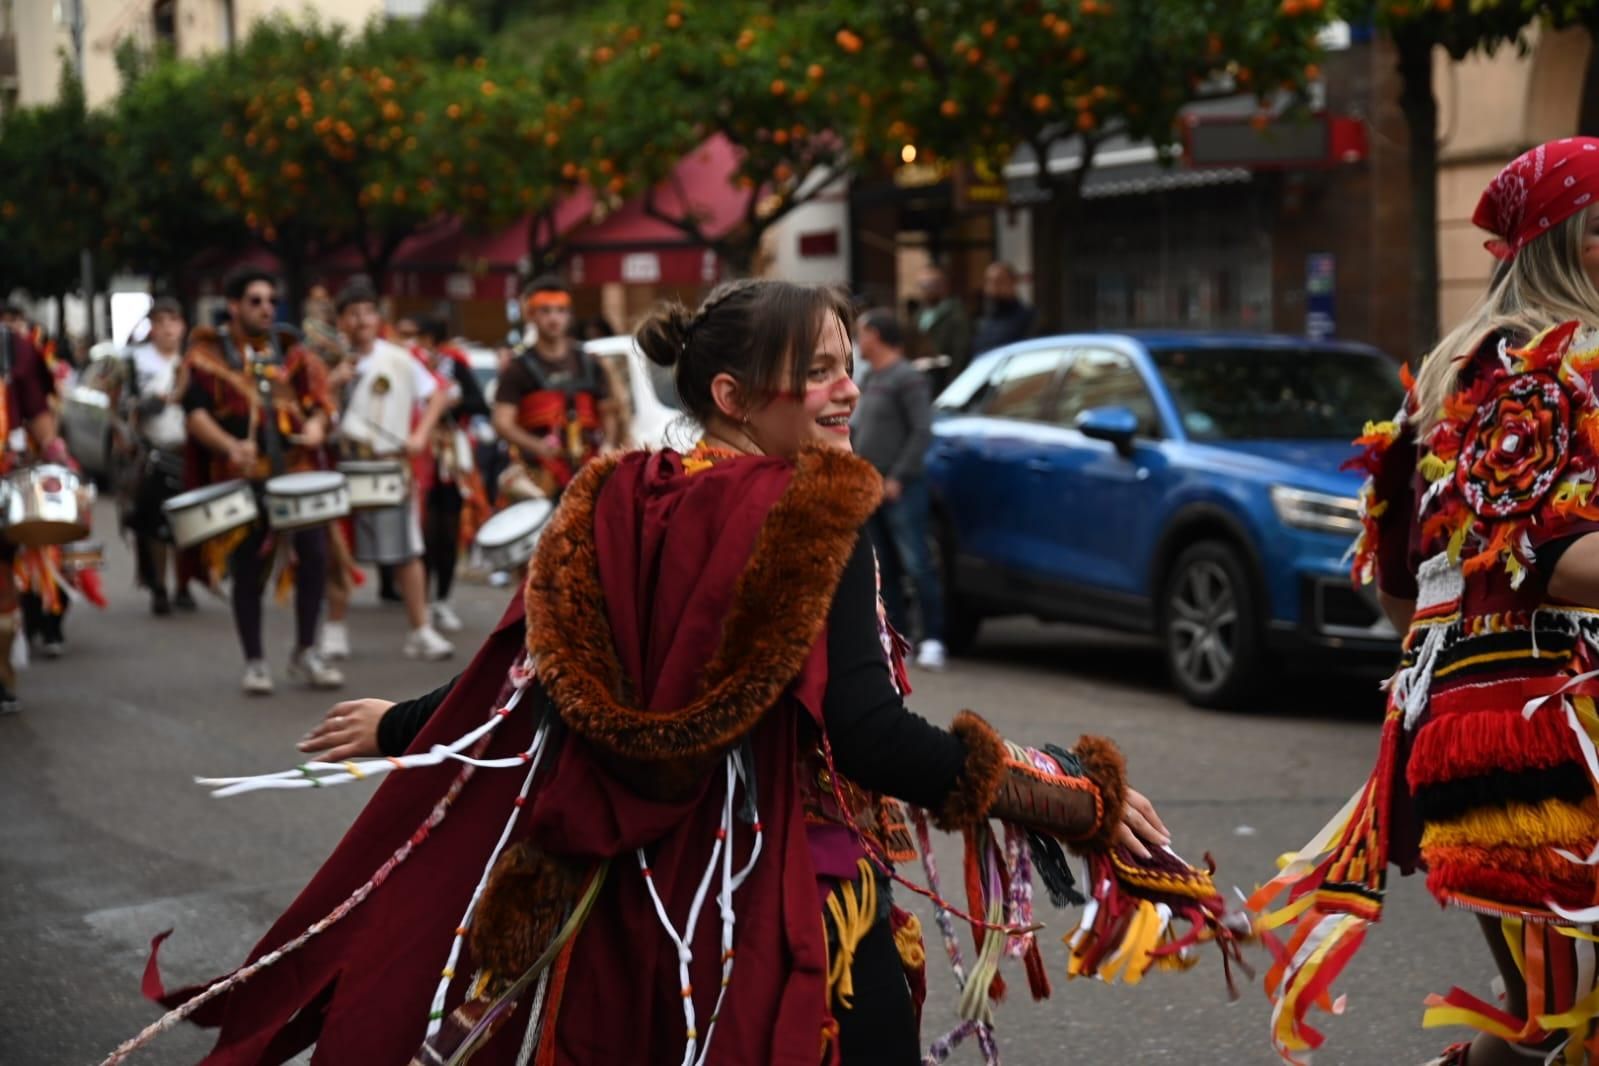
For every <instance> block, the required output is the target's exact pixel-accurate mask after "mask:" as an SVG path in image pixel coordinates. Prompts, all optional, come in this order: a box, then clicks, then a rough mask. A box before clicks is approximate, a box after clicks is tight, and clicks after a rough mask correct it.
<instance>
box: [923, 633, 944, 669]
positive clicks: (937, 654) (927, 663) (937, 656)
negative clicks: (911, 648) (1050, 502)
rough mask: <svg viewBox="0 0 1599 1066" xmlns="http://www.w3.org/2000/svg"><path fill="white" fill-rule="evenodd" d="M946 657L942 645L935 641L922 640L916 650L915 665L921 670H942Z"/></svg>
mask: <svg viewBox="0 0 1599 1066" xmlns="http://www.w3.org/2000/svg"><path fill="white" fill-rule="evenodd" d="M945 661H946V656H945V654H944V644H943V642H942V641H937V640H924V641H922V643H921V645H920V646H919V647H918V648H917V649H916V665H917V666H920V667H921V668H922V669H923V670H942V669H944V664H945Z"/></svg>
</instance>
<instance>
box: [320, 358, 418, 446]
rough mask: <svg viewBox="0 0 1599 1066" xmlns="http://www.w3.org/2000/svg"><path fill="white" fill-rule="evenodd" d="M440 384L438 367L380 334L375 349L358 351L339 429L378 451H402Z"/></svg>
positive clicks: (352, 439) (347, 436) (348, 436)
mask: <svg viewBox="0 0 1599 1066" xmlns="http://www.w3.org/2000/svg"><path fill="white" fill-rule="evenodd" d="M437 388H438V381H437V379H435V378H434V377H433V373H432V371H430V370H428V368H427V367H425V366H423V365H422V363H421V361H420V360H418V359H417V358H416V357H415V356H413V355H412V354H411V353H410V352H409V351H407V350H406V349H404V348H402V347H400V346H399V345H398V344H393V343H391V342H389V341H386V340H378V341H376V342H374V343H373V345H372V350H371V351H370V352H367V353H366V354H365V355H361V356H357V357H356V361H355V379H354V380H353V381H352V382H351V383H350V392H349V401H348V402H347V403H346V404H345V407H344V416H343V419H342V420H341V422H340V425H339V435H340V437H342V438H343V439H345V440H348V441H353V442H355V443H357V444H364V445H366V446H367V447H369V448H371V449H372V451H373V452H374V453H375V454H377V455H380V456H394V455H399V454H400V453H401V452H403V451H405V441H406V438H407V437H409V436H410V433H411V421H412V418H413V417H414V416H415V414H416V412H417V411H418V410H419V409H420V408H421V407H422V405H424V404H426V403H427V401H428V400H429V399H430V398H431V397H432V396H433V393H434V391H435V390H436V389H437Z"/></svg>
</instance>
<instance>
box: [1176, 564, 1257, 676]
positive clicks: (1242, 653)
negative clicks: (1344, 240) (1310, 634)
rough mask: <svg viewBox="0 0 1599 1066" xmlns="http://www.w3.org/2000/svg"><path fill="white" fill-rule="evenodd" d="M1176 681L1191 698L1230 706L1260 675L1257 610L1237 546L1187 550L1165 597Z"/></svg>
mask: <svg viewBox="0 0 1599 1066" xmlns="http://www.w3.org/2000/svg"><path fill="white" fill-rule="evenodd" d="M1161 620H1162V626H1161V628H1162V637H1163V638H1164V642H1165V645H1166V660H1167V663H1168V664H1169V665H1170V667H1171V674H1172V681H1173V682H1174V683H1175V684H1176V686H1177V688H1178V690H1179V691H1181V692H1182V694H1183V697H1184V698H1185V699H1187V700H1188V702H1190V703H1193V704H1196V705H1197V706H1200V707H1231V706H1236V705H1238V704H1239V703H1242V702H1244V701H1245V700H1246V699H1247V697H1248V696H1249V695H1250V694H1251V693H1252V691H1253V690H1254V687H1255V685H1256V683H1257V682H1258V681H1259V675H1260V667H1261V663H1260V628H1259V609H1258V607H1257V606H1256V604H1255V600H1254V594H1253V592H1252V590H1251V588H1250V583H1249V576H1248V572H1247V571H1246V570H1245V567H1244V562H1243V560H1242V559H1241V558H1240V557H1239V554H1238V552H1237V550H1235V549H1234V548H1232V547H1231V546H1230V545H1228V544H1226V543H1224V542H1222V541H1217V540H1207V541H1201V542H1199V543H1198V544H1194V545H1191V546H1189V547H1188V548H1186V549H1184V551H1183V553H1182V554H1181V555H1179V556H1178V557H1177V561H1176V562H1175V563H1173V564H1172V568H1171V571H1170V573H1169V574H1168V575H1167V577H1166V587H1165V589H1164V591H1163V594H1162V596H1161Z"/></svg>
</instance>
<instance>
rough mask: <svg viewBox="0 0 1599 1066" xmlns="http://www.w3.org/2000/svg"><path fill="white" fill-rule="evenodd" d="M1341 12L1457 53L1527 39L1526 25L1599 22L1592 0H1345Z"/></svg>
mask: <svg viewBox="0 0 1599 1066" xmlns="http://www.w3.org/2000/svg"><path fill="white" fill-rule="evenodd" d="M1339 12H1340V14H1341V15H1342V16H1343V17H1345V18H1349V19H1353V20H1357V21H1362V22H1365V21H1374V22H1375V23H1376V24H1377V25H1378V26H1379V27H1381V28H1383V29H1385V30H1387V31H1388V32H1389V33H1391V34H1395V35H1405V36H1409V37H1412V38H1415V39H1419V40H1426V41H1429V42H1431V43H1432V44H1435V45H1437V46H1439V47H1441V48H1443V49H1444V50H1445V51H1446V52H1448V53H1449V55H1450V56H1451V57H1453V58H1454V59H1457V60H1458V59H1464V58H1466V57H1467V56H1468V55H1471V54H1472V53H1473V52H1487V53H1492V52H1494V51H1496V50H1498V49H1499V48H1500V47H1501V46H1503V45H1506V44H1517V45H1519V44H1522V43H1523V42H1524V35H1525V33H1526V31H1527V29H1528V28H1529V27H1531V26H1533V25H1534V24H1537V23H1543V24H1546V25H1549V26H1551V27H1552V28H1555V29H1559V28H1562V27H1566V26H1587V27H1589V28H1590V29H1594V28H1596V27H1599V4H1595V3H1594V2H1593V0H1342V2H1341V3H1340V5H1339Z"/></svg>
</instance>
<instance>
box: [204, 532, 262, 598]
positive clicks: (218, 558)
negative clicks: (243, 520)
mask: <svg viewBox="0 0 1599 1066" xmlns="http://www.w3.org/2000/svg"><path fill="white" fill-rule="evenodd" d="M250 528H251V527H249V526H240V527H239V528H238V529H234V530H230V531H228V532H227V533H223V534H222V535H221V536H217V537H212V538H211V539H210V540H208V541H206V542H205V543H204V544H202V545H200V559H201V561H202V562H203V563H204V564H205V573H206V580H207V583H208V584H209V585H210V586H211V587H212V588H216V587H217V586H218V585H220V584H222V578H223V576H224V575H226V574H227V572H228V560H229V559H231V558H232V557H233V553H234V551H235V550H237V549H238V547H239V545H241V544H243V543H244V540H245V538H246V537H248V536H249V535H250Z"/></svg>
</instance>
